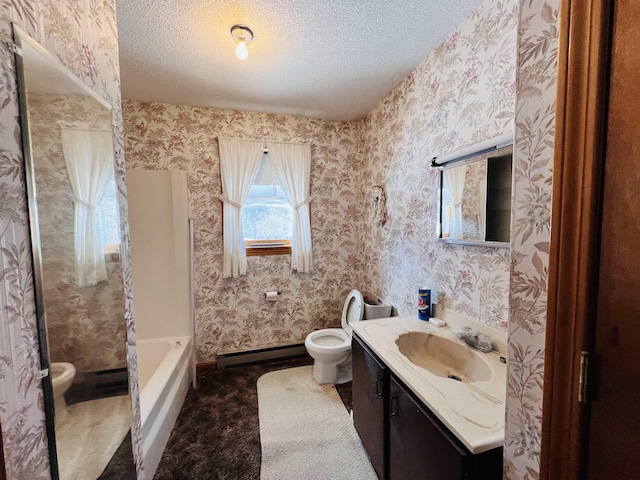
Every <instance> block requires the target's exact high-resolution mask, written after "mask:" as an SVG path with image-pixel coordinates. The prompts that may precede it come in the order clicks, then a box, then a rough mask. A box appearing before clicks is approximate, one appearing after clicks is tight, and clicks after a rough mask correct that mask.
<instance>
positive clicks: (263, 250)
mask: <svg viewBox="0 0 640 480" xmlns="http://www.w3.org/2000/svg"><path fill="white" fill-rule="evenodd" d="M262 255H291V247H290V246H284V247H247V257H257V256H262Z"/></svg>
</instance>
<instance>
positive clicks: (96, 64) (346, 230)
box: [0, 0, 559, 479]
mask: <svg viewBox="0 0 640 480" xmlns="http://www.w3.org/2000/svg"><path fill="white" fill-rule="evenodd" d="M558 1H559V0H545V1H541V2H532V1H531V0H486V1H485V2H484V4H483V5H482V6H481V7H480V8H479V9H477V10H476V11H475V12H474V13H473V14H472V15H471V16H470V17H469V18H468V19H467V20H466V21H465V22H463V23H462V24H461V25H460V27H459V28H458V29H456V30H455V31H454V32H452V33H451V34H450V35H449V36H448V37H447V38H446V39H445V41H444V42H443V43H442V44H441V45H440V46H439V47H437V48H436V49H435V50H434V51H432V52H431V53H429V54H428V55H427V57H426V58H425V60H424V61H423V62H422V63H421V64H420V65H419V66H418V67H417V68H416V69H415V70H414V71H413V72H411V73H410V74H409V75H408V76H407V78H406V79H404V80H403V81H402V82H401V83H400V84H399V85H398V86H397V87H396V88H394V89H393V91H392V92H391V93H390V94H389V95H388V96H387V97H386V98H385V99H384V100H383V101H382V102H381V103H380V104H379V105H378V106H377V107H376V108H375V109H374V110H373V111H372V112H371V113H370V114H369V115H368V116H367V117H366V119H364V120H363V121H361V122H351V123H349V122H330V121H324V120H317V119H309V118H304V117H292V116H285V115H267V114H258V113H248V112H238V111H219V110H212V109H203V108H196V107H177V106H170V105H163V104H143V103H138V102H131V101H127V102H125V104H124V107H123V108H124V114H125V115H124V116H125V119H124V125H125V130H126V135H125V136H126V139H124V142H125V145H126V149H127V167H131V168H181V169H184V170H186V171H187V173H188V178H189V189H190V202H191V207H192V209H193V212H194V216H195V218H196V249H197V259H196V264H197V265H198V271H197V278H196V282H197V307H196V308H197V328H198V332H197V335H198V343H199V346H198V360H199V361H201V362H202V361H207V360H213V359H214V358H215V354H216V352H218V351H222V350H226V349H229V350H236V349H244V348H253V347H255V346H262V345H268V344H273V343H279V342H289V341H301V340H302V339H303V338H304V335H306V333H307V332H308V331H309V330H311V329H313V328H322V327H325V326H335V325H337V324H338V321H339V316H340V311H341V308H342V304H343V301H344V296H345V295H346V293H347V292H348V290H349V289H350V288H352V287H353V286H356V287H360V286H362V288H365V287H366V288H368V289H371V290H373V291H375V292H376V293H379V294H380V295H381V296H382V297H383V298H385V299H387V300H389V301H390V302H391V303H393V304H394V305H395V306H396V307H397V309H398V310H399V311H401V312H403V313H411V312H414V310H415V296H416V289H417V287H418V286H423V285H426V286H430V287H431V288H432V289H433V290H434V291H435V293H437V294H438V298H439V301H440V303H441V304H443V305H445V306H448V307H450V308H453V309H454V310H456V311H458V312H461V313H465V314H467V315H470V316H472V317H473V318H476V319H481V320H482V321H485V322H486V323H489V324H491V325H494V326H497V327H498V328H501V329H507V327H508V333H509V367H508V377H509V384H508V400H507V414H506V415H507V418H506V446H505V447H506V448H505V478H507V479H534V478H538V477H539V473H538V472H539V451H540V448H539V447H540V445H539V439H540V417H541V408H542V369H543V355H544V351H543V348H544V324H545V309H546V275H547V273H546V271H547V264H548V258H547V255H548V242H549V218H550V195H551V179H552V172H551V164H552V156H553V129H554V120H555V117H554V115H555V81H556V58H555V57H556V54H557V52H556V38H557V31H556V22H557V4H558ZM0 19H1V21H0V30H1V32H2V39H3V44H2V46H1V47H0V59H1V60H2V61H1V62H0V76H1V77H2V79H3V81H2V82H0V120H1V121H0V202H1V204H2V209H0V298H1V299H2V309H1V310H0V420H1V424H2V434H3V440H4V451H5V458H6V461H7V469H8V473H9V478H30V479H31V478H33V479H37V478H48V477H49V474H48V458H47V450H46V436H45V434H44V416H43V412H42V390H41V388H40V383H39V382H38V381H37V380H35V376H34V374H35V371H36V370H37V369H38V368H39V359H38V358H39V357H38V347H37V332H36V324H35V311H34V310H35V307H34V301H33V285H32V283H31V270H32V265H31V256H30V251H29V248H30V243H29V231H28V218H27V212H26V202H25V198H26V194H25V185H24V182H23V175H24V172H23V166H22V157H21V147H20V140H19V121H18V104H17V93H16V84H15V73H14V69H13V67H14V61H13V54H12V52H11V51H10V49H9V48H7V46H6V44H5V43H4V42H5V41H6V40H9V39H10V38H11V26H10V22H12V21H14V22H16V23H17V24H18V25H20V26H21V27H23V28H24V29H25V30H27V31H28V32H29V33H30V34H31V35H33V36H34V37H35V38H37V39H38V40H39V41H41V42H42V43H43V44H44V45H45V46H46V47H47V48H48V49H49V50H50V51H51V52H54V54H55V55H56V56H57V57H58V58H60V59H61V61H62V62H63V63H64V64H65V65H67V66H69V68H70V69H71V70H73V71H74V72H75V73H76V74H77V75H78V76H79V77H80V78H82V79H83V80H84V81H85V82H86V83H87V84H89V85H90V86H91V87H93V88H94V89H95V90H96V91H97V92H99V93H100V94H102V95H103V96H104V97H105V98H107V99H108V100H109V102H110V103H111V104H112V105H113V106H114V118H113V128H114V132H115V135H116V163H117V179H118V189H119V193H120V198H121V200H122V202H121V213H122V215H121V218H122V219H123V220H122V229H123V246H122V250H121V255H122V264H123V278H124V282H125V307H126V309H125V317H126V321H127V342H128V349H127V355H128V358H129V364H130V365H131V366H133V368H132V369H131V373H130V376H131V389H132V394H133V395H132V397H133V399H134V418H135V419H136V424H135V425H134V444H135V451H136V453H137V468H138V471H139V477H140V478H142V477H143V476H144V473H143V466H142V464H141V462H142V460H141V458H142V457H141V455H140V448H141V441H140V438H139V434H138V432H139V427H140V425H139V406H138V403H137V398H138V394H137V380H136V379H137V372H136V369H135V365H136V356H135V347H134V345H135V331H134V325H133V308H132V298H131V294H130V292H131V282H132V278H131V269H130V264H129V250H128V225H127V223H126V218H127V215H126V201H124V198H125V195H126V188H125V185H124V156H123V124H122V120H121V114H120V90H119V73H118V58H117V37H116V33H115V32H116V29H115V2H114V1H113V0H103V1H99V2H95V1H92V0H80V1H70V0H55V1H52V2H38V1H36V0H15V1H0ZM516 47H517V63H516ZM516 71H517V83H516V76H515V72H516ZM514 123H515V136H516V147H515V153H514V155H515V160H514V175H515V184H514V192H513V197H514V202H515V206H516V208H515V209H514V211H513V214H512V230H513V239H512V248H511V254H509V252H508V251H504V250H499V249H490V248H477V247H474V248H469V247H459V246H447V245H442V244H440V243H439V242H437V241H435V240H434V239H433V236H434V235H433V232H435V204H434V189H435V181H436V173H435V171H434V170H433V169H431V167H429V161H430V158H431V157H433V156H435V155H438V154H441V153H444V152H446V151H452V150H455V149H457V148H460V147H463V146H466V145H469V144H472V143H474V142H477V141H479V140H483V139H486V138H490V137H492V136H495V135H497V134H500V133H504V132H506V131H511V130H513V129H514ZM217 135H224V136H242V137H246V138H263V137H264V136H266V137H268V138H272V139H277V140H292V141H305V142H310V143H311V144H312V158H313V173H312V187H311V188H312V194H313V195H314V202H313V203H312V227H313V243H314V249H315V250H314V251H315V254H314V255H315V259H314V260H316V262H315V265H316V271H315V272H314V273H313V274H309V275H300V274H294V273H291V272H290V268H289V260H288V258H287V257H286V256H278V257H250V258H249V275H248V276H246V277H243V278H241V279H235V280H232V279H221V278H219V270H220V269H219V263H220V261H221V243H220V240H221V233H220V232H221V226H220V216H219V212H220V207H219V202H217V200H216V198H215V197H216V195H217V193H218V191H219V183H218V177H219V172H217V168H218V162H217V143H216V140H215V137H216V136H217ZM376 184H382V185H384V186H385V187H386V189H387V199H388V201H387V210H388V219H387V222H386V224H385V225H384V226H378V225H375V224H374V223H373V222H370V221H369V219H368V215H367V212H368V210H367V208H366V206H368V205H369V202H370V200H371V199H370V198H369V197H370V192H371V188H372V187H373V185H376ZM398 272H403V274H402V275H398ZM274 288H281V289H282V290H283V291H284V292H285V293H284V294H283V296H282V299H281V300H279V301H278V302H275V304H267V303H266V302H262V301H261V294H262V291H263V290H271V289H274Z"/></svg>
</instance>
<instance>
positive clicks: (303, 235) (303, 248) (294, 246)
mask: <svg viewBox="0 0 640 480" xmlns="http://www.w3.org/2000/svg"><path fill="white" fill-rule="evenodd" d="M269 156H270V157H271V159H272V160H273V163H274V166H275V168H276V171H277V172H278V176H279V177H280V182H281V184H282V188H283V190H284V191H285V194H286V195H287V197H288V198H289V201H290V202H291V205H292V206H293V209H294V230H293V238H292V239H291V269H292V270H296V271H298V272H301V273H310V272H311V271H312V270H313V261H312V254H311V216H310V213H309V201H310V200H311V198H310V197H309V190H310V182H311V180H310V179H311V146H310V145H301V144H296V143H277V142H273V143H269Z"/></svg>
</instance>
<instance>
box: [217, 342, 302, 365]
mask: <svg viewBox="0 0 640 480" xmlns="http://www.w3.org/2000/svg"><path fill="white" fill-rule="evenodd" d="M305 356H308V354H307V349H306V348H304V343H294V344H291V345H280V346H278V347H268V348H258V349H255V350H244V351H239V352H223V353H218V359H217V364H218V370H222V369H224V368H226V367H230V366H232V365H251V364H253V363H262V362H269V361H273V360H288V359H290V358H298V357H305Z"/></svg>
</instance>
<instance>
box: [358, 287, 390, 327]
mask: <svg viewBox="0 0 640 480" xmlns="http://www.w3.org/2000/svg"><path fill="white" fill-rule="evenodd" d="M362 298H363V299H364V315H363V317H362V319H363V320H373V319H374V318H386V317H390V316H391V308H392V307H391V305H390V304H389V303H387V302H386V301H385V300H383V299H382V298H380V297H379V296H377V295H376V294H375V293H371V292H369V291H367V290H363V291H362Z"/></svg>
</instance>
